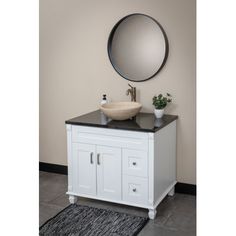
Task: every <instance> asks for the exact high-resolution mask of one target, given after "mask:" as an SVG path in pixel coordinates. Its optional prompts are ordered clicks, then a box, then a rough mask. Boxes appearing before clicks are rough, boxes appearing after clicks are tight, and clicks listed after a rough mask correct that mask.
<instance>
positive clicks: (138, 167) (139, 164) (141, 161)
mask: <svg viewBox="0 0 236 236" xmlns="http://www.w3.org/2000/svg"><path fill="white" fill-rule="evenodd" d="M122 156H123V174H125V175H132V176H139V177H148V171H147V169H148V152H147V151H140V150H131V149H123V151H122Z"/></svg>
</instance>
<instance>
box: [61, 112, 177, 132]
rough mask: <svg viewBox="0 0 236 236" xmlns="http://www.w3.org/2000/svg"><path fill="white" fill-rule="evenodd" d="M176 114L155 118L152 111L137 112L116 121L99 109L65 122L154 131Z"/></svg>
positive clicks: (167, 122) (170, 120)
mask: <svg viewBox="0 0 236 236" xmlns="http://www.w3.org/2000/svg"><path fill="white" fill-rule="evenodd" d="M177 118H178V116H174V115H164V116H163V117H162V118H161V119H156V118H155V115H154V114H153V113H142V112H140V113H138V114H137V116H135V117H134V118H132V119H130V120H123V121H116V120H111V119H110V118H108V117H107V116H105V115H104V114H103V113H102V112H101V111H100V110H97V111H93V112H90V113H88V114H85V115H82V116H78V117H75V118H73V119H70V120H67V121H66V122H65V123H66V124H71V125H83V126H91V127H100V128H110V129H121V130H131V131H141V132H153V133H154V132H156V131H158V130H160V129H162V128H163V127H165V126H166V125H168V124H169V123H171V122H172V121H174V120H176V119H177Z"/></svg>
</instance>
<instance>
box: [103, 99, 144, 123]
mask: <svg viewBox="0 0 236 236" xmlns="http://www.w3.org/2000/svg"><path fill="white" fill-rule="evenodd" d="M141 108H142V105H141V103H139V102H111V103H106V104H103V105H101V107H100V109H101V110H102V111H103V113H104V114H105V115H106V116H108V117H109V118H111V119H113V120H127V119H129V118H132V117H134V116H135V115H137V114H138V113H139V111H140V110H141Z"/></svg>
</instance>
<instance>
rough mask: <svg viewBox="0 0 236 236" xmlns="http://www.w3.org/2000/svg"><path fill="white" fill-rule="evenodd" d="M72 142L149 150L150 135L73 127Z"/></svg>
mask: <svg viewBox="0 0 236 236" xmlns="http://www.w3.org/2000/svg"><path fill="white" fill-rule="evenodd" d="M72 142H74V143H78V142H79V143H87V144H96V145H103V146H111V147H120V148H130V149H137V150H148V133H144V132H136V131H123V130H114V129H104V128H96V127H94V128H93V127H86V126H84V127H82V126H75V125H73V126H72Z"/></svg>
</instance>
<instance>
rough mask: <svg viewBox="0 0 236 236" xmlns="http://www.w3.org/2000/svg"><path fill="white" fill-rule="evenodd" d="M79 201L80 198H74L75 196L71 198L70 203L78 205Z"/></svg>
mask: <svg viewBox="0 0 236 236" xmlns="http://www.w3.org/2000/svg"><path fill="white" fill-rule="evenodd" d="M77 201H78V197H77V196H73V195H70V196H69V202H70V203H71V204H74V203H76V202H77Z"/></svg>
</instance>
